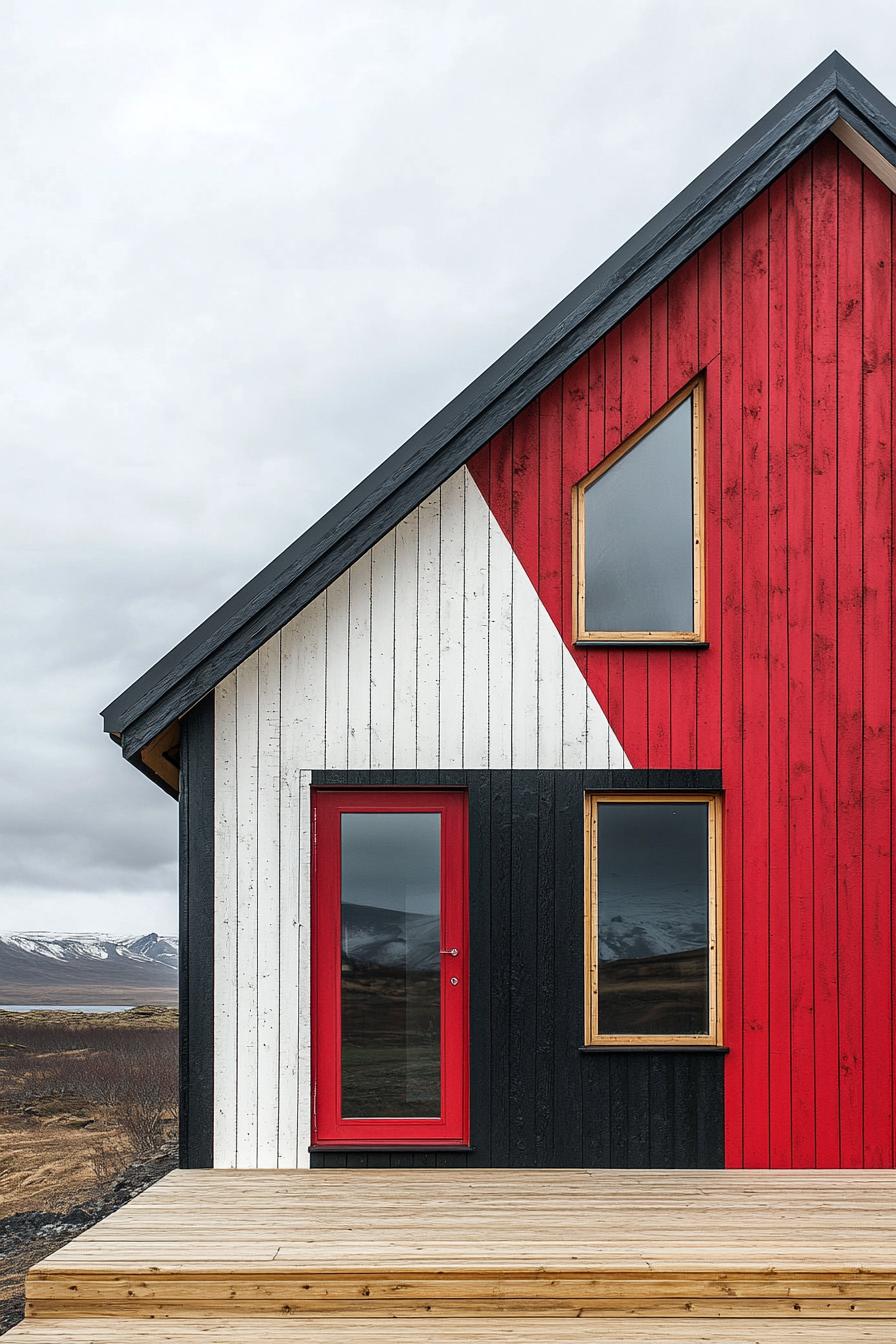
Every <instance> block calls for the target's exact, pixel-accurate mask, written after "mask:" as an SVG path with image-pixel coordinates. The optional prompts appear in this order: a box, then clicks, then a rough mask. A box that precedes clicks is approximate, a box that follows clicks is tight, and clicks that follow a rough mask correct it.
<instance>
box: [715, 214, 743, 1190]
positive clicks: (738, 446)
mask: <svg viewBox="0 0 896 1344" xmlns="http://www.w3.org/2000/svg"><path fill="white" fill-rule="evenodd" d="M721 330H722V368H721V407H720V426H721V435H722V516H721V523H722V526H721V532H720V538H719V546H720V558H721V582H722V592H723V593H724V599H723V601H724V614H725V626H724V634H723V638H722V650H721V654H722V668H721V680H722V722H723V724H724V725H725V728H724V732H723V735H722V743H721V747H722V779H723V781H724V784H725V851H724V856H723V873H724V876H723V890H724V897H725V900H724V914H723V919H724V933H723V946H724V948H725V949H726V951H725V977H724V981H725V983H724V987H723V993H724V1021H725V1043H726V1045H727V1046H728V1047H729V1051H730V1053H729V1055H728V1059H727V1061H726V1065H725V1164H726V1166H731V1167H740V1166H742V1165H743V1161H744V1148H743V1145H744V1086H743V863H744V853H743V720H742V707H743V661H742V659H743V567H742V559H743V556H742V538H743V487H742V481H743V221H742V220H741V219H740V218H738V219H736V220H735V221H734V222H733V223H731V224H729V225H728V227H727V228H726V229H725V230H724V231H723V233H722V313H721Z"/></svg>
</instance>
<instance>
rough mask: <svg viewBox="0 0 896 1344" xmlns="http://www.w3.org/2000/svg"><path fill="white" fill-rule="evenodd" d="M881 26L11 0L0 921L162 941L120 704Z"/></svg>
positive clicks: (167, 902) (543, 7) (152, 849)
mask: <svg viewBox="0 0 896 1344" xmlns="http://www.w3.org/2000/svg"><path fill="white" fill-rule="evenodd" d="M834 46H837V47H839V48H840V50H842V51H843V53H844V55H846V56H847V57H848V58H849V59H851V60H852V61H854V62H855V63H856V64H857V65H859V66H860V68H861V69H863V71H864V72H865V73H866V74H867V75H868V76H869V77H870V78H871V79H872V80H874V81H875V82H876V83H878V84H879V85H880V86H881V87H882V88H883V90H884V92H886V93H888V94H890V95H891V96H896V73H894V72H893V66H892V53H893V51H894V49H896V11H894V10H893V8H892V6H891V5H890V4H868V3H865V4H863V3H853V4H851V5H850V6H848V7H845V8H844V6H843V5H842V3H837V4H834V3H830V2H829V0H824V2H823V3H820V2H819V0H812V3H796V2H795V0H783V3H782V0H769V2H763V3H752V4H751V3H749V0H747V3H741V4H738V5H734V4H728V3H718V0H715V2H714V3H669V0H641V2H640V3H638V2H637V0H634V2H633V0H627V2H626V3H625V4H618V5H617V4H613V5H611V4H610V3H608V2H606V0H604V2H603V3H600V2H599V0H588V2H587V3H586V2H585V0H582V2H581V3H574V2H573V0H544V2H543V3H526V0H486V2H485V3H483V0H474V2H473V3H460V2H458V0H437V2H436V0H433V2H432V3H430V2H429V0H405V2H404V3H394V2H392V0H340V2H339V3H338V4H324V3H322V2H319V3H315V4H308V3H298V2H297V0H284V2H283V3H277V2H276V0H253V3H249V0H240V3H226V0H208V3H204V2H203V0H177V3H166V0H123V2H121V0H102V3H100V2H99V0H59V2H58V3H52V2H50V0H0V107H2V121H0V125H2V135H3V138H4V146H3V150H4V152H3V155H2V179H3V211H2V226H0V247H2V249H3V254H4V258H3V260H4V264H3V284H2V291H0V311H2V324H0V351H2V362H3V377H2V383H0V387H2V396H3V400H4V404H3V408H2V430H0V433H2V436H3V444H4V454H3V461H4V480H3V488H2V490H0V508H2V513H3V516H2V520H0V523H2V526H0V544H2V546H3V571H4V572H3V584H2V603H3V611H2V622H3V624H2V628H3V631H4V633H5V642H4V650H3V668H4V677H3V681H4V685H3V695H2V697H0V705H2V711H0V713H2V722H0V751H2V765H3V779H2V812H0V828H2V834H0V886H2V914H0V925H3V926H5V927H6V928H10V929H33V928H50V929H60V928H65V929H73V930H81V929H88V930H89V929H101V930H109V931H110V932H113V933H125V932H133V933H138V932H143V931H145V930H149V929H154V930H157V931H161V932H164V931H174V930H175V929H176V902H175V887H176V870H175V865H176V805H175V804H174V803H173V802H172V800H171V799H170V798H168V797H166V796H165V795H164V794H163V793H162V792H161V791H160V790H158V789H157V788H155V787H154V786H153V785H152V784H151V783H150V782H149V781H148V780H147V779H145V778H144V777H143V776H142V775H140V774H139V773H138V772H137V771H136V770H134V769H133V768H132V767H131V766H128V765H126V764H125V763H124V762H123V761H122V759H121V757H120V755H119V753H118V751H117V749H116V748H115V747H114V746H112V745H111V744H110V742H109V741H108V739H106V738H105V737H104V736H103V734H102V732H101V727H100V720H99V718H98V717H97V716H98V711H99V710H100V709H101V708H102V706H103V705H105V704H106V703H107V702H108V701H109V700H111V699H113V698H114V697H115V696H116V695H117V694H118V693H119V692H120V691H121V690H123V689H124V687H125V686H127V685H128V684H129V683H130V682H131V681H132V680H133V679H134V678H135V677H136V676H138V675H139V674H140V673H141V672H143V671H144V670H145V669H146V668H147V667H148V666H149V665H150V664H151V663H152V662H154V661H155V659H156V658H157V657H158V656H159V655H161V654H162V653H164V652H165V651H166V650H167V649H168V648H169V647H170V646H171V645H172V644H174V643H175V642H176V641H177V640H178V639H180V638H181V637H182V636H183V635H184V634H186V633H187V632H188V631H189V630H190V629H191V628H192V627H193V626H194V625H195V624H196V623H197V622H198V621H199V620H201V619H202V618H203V617H204V616H206V615H207V614H208V613H209V612H210V611H211V610H212V609H213V608H214V607H216V606H217V605H218V604H219V603H220V602H221V601H222V600H223V599H224V598H226V597H227V596H229V595H230V594H231V593H232V592H233V591H234V590H235V589H236V588H237V587H239V586H240V585H241V584H242V583H243V582H244V581H245V580H246V579H248V578H249V577H250V576H251V575H252V574H253V573H254V572H255V571H256V570H257V569H258V568H260V567H261V566H262V565H263V564H264V563H266V562H267V561H268V560H270V559H271V558H272V557H273V556H274V555H275V554H276V553H277V552H278V551H280V550H281V549H282V548H283V547H284V546H286V545H287V544H288V543H289V542H291V541H292V540H293V539H294V538H295V537H296V536H297V535H298V534H299V533H301V532H302V531H303V530H304V529H305V528H306V527H307V526H308V525H309V523H311V522H312V521H313V520H314V519H315V518H316V517H317V516H318V515H319V514H320V513H321V512H322V511H323V510H324V509H326V508H327V507H328V506H329V505H331V504H332V503H334V502H335V501H336V500H337V499H338V498H339V497H340V496H341V495H342V494H343V493H344V492H345V491H346V490H347V489H348V488H349V487H351V486H352V485H353V484H354V483H355V482H356V481H357V480H359V479H360V478H361V477H362V476H364V475H365V474H366V473H367V472H368V471H369V470H370V469H371V468H372V467H373V466H375V465H376V464H377V463H378V462H380V461H381V460H382V458H384V457H385V456H386V455H387V454H388V453H389V452H391V451H392V450H393V449H394V448H395V447H397V446H398V444H399V443H401V442H402V441H403V440H404V439H405V438H406V437H407V436H408V435H409V434H411V433H412V432H413V431H414V430H415V429H416V428H417V427H418V426H419V425H420V424H421V423H422V422H423V421H424V420H426V419H427V418H428V417H429V416H430V415H432V414H433V413H434V412H435V411H437V410H438V409H439V407H440V406H441V405H442V404H443V403H444V402H445V401H447V400H448V399H449V398H450V397H451V396H453V395H454V393H456V392H457V391H459V390H460V389H461V388H462V387H463V386H464V385H465V384H466V383H467V382H468V381H469V380H470V379H471V378H473V377H474V376H475V375H476V374H477V373H478V372H480V371H481V369H482V368H483V367H484V366H485V365H487V364H488V363H490V362H491V360H492V359H493V358H495V357H496V356H497V355H499V354H500V353H501V352H502V351H503V350H504V349H505V348H506V347H507V346H508V345H509V344H510V343H511V342H512V341H513V340H515V339H516V338H517V337H518V336H519V335H521V334H522V333H523V332H524V331H525V330H526V329H527V328H528V327H529V326H530V325H531V324H532V323H533V322H534V321H536V320H537V319H538V318H540V317H541V316H542V315H543V313H544V312H545V311H546V310H547V309H548V308H549V307H551V306H552V305H553V304H554V303H555V302H556V301H557V300H558V299H559V298H561V297H562V296H563V294H565V293H566V292H567V291H568V290H569V289H570V288H572V286H573V285H575V284H576V283H577V282H578V281H579V280H581V279H582V278H583V277H584V276H585V275H586V274H588V273H589V272H590V271H592V270H593V269H594V268H595V267H596V266H597V265H598V264H599V263H600V262H601V261H602V260H603V259H604V258H605V257H606V256H607V254H608V253H610V252H611V251H612V250H613V249H614V248H615V247H617V246H618V245H619V244H620V243H622V242H623V241H624V240H625V239H626V238H627V237H628V235H629V234H631V233H632V232H633V231H634V230H635V229H636V228H637V227H638V226H639V225H641V224H642V223H643V222H644V221H645V220H646V219H648V218H649V217H650V216H651V215H652V214H653V213H654V212H655V211H656V210H657V209H658V208H659V207H661V206H662V205H663V204H664V203H665V202H666V201H667V200H668V199H669V198H670V197H671V196H672V195H673V194H674V193H675V192H677V191H678V190H679V189H680V188H681V187H683V186H684V185H686V183H687V182H689V181H690V179H691V178H692V177H693V176H694V175H695V174H696V173H697V172H699V171H700V169H702V168H703V167H704V166H705V165H706V164H707V163H708V162H710V160H712V159H713V158H714V157H715V156H716V155H717V154H718V153H720V152H721V151H722V150H723V149H725V148H726V146H727V145H728V144H729V143H730V142H731V141H732V140H733V139H734V138H735V137H736V136H738V135H739V134H740V133H741V132H742V131H743V130H745V129H746V128H747V127H748V126H749V125H750V124H751V123H752V122H753V121H754V120H755V119H756V118H757V117H759V116H760V115H761V114H762V113H763V112H765V111H766V109H767V108H768V107H769V106H770V105H771V104H772V103H773V102H774V101H775V100H776V99H777V98H779V97H780V96H781V95H783V94H784V93H786V92H787V90H788V89H789V88H790V87H791V86H792V85H793V84H794V83H795V82H796V81H797V80H798V79H799V78H801V77H802V76H803V75H804V74H806V73H807V72H808V71H809V69H811V67H812V66H814V65H815V64H816V63H817V62H818V61H819V60H820V59H821V58H822V57H823V56H825V55H826V54H827V53H828V52H829V51H830V50H831V48H832V47H834Z"/></svg>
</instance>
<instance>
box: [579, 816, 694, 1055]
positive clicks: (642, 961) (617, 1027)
mask: <svg viewBox="0 0 896 1344" xmlns="http://www.w3.org/2000/svg"><path fill="white" fill-rule="evenodd" d="M708 827H709V809H708V804H707V803H705V802H696V803H677V802H676V803H602V804H600V805H599V806H598V809H597V864H598V867H597V925H598V928H597V935H598V982H597V989H598V1005H597V1020H598V1030H599V1033H600V1035H601V1036H636V1035H637V1036H666V1035H700V1034H703V1033H706V1032H707V1031H708V1030H709V949H708V943H709V896H708V892H709V836H708Z"/></svg>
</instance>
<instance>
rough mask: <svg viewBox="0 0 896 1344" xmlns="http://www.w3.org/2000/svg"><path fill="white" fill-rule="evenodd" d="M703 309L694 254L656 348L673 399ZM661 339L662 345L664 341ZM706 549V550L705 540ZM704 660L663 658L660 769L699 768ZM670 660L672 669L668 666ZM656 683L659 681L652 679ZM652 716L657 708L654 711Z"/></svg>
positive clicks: (672, 284)
mask: <svg viewBox="0 0 896 1344" xmlns="http://www.w3.org/2000/svg"><path fill="white" fill-rule="evenodd" d="M698 305H699V259H698V257H697V256H693V257H690V258H689V259H688V260H687V261H686V262H684V263H683V265H681V266H680V267H679V269H678V270H677V271H676V272H675V274H674V275H673V276H672V277H671V279H670V281H669V286H668V304H667V312H666V320H667V333H666V350H665V352H663V351H662V348H661V344H659V343H658V344H657V345H656V346H655V349H656V351H657V357H658V358H662V355H663V353H665V359H666V366H667V367H666V386H667V388H668V394H669V395H670V396H672V395H673V394H674V393H675V392H677V391H678V390H679V388H682V387H684V386H685V385H686V384H687V383H689V382H690V381H691V380H692V379H693V378H694V377H695V376H696V374H697V373H698V372H699V370H700V367H701V365H700V342H699V306H698ZM656 339H657V342H659V338H656ZM652 375H653V377H654V378H661V375H660V374H659V373H658V372H657V371H656V370H652ZM659 386H660V384H659V382H658V383H657V384H656V386H655V389H654V390H655V392H658V391H659ZM704 448H705V444H704ZM704 477H705V472H704ZM704 488H705V482H704ZM704 512H705V509H704ZM703 546H704V549H705V546H706V540H705V539H704V541H703ZM657 652H659V650H657ZM701 653H702V651H701ZM699 657H700V655H698V654H696V653H695V652H694V651H693V650H690V649H676V650H675V651H674V652H672V651H669V652H668V653H664V654H661V656H660V657H659V658H658V659H657V663H658V666H659V668H660V669H661V672H662V678H663V681H665V680H666V679H668V684H669V708H668V711H667V710H666V708H665V696H664V695H663V694H662V693H661V694H660V696H659V700H658V709H660V710H661V711H662V715H663V716H664V717H661V718H660V719H659V720H658V722H657V736H658V738H659V736H660V728H661V727H662V730H663V732H662V739H661V741H662V742H663V743H664V742H665V740H668V749H666V748H665V746H664V745H663V747H662V750H661V751H660V752H659V753H658V754H657V762H656V763H657V765H658V766H660V767H662V766H664V765H665V766H675V767H676V768H677V769H682V770H693V769H694V768H695V767H696V764H697V663H698V661H699ZM667 660H668V669H667V667H666V662H667ZM651 661H652V660H651ZM652 680H656V679H655V678H652ZM652 699H653V697H652ZM652 716H653V709H652V708H651V717H652ZM651 732H653V729H651ZM651 763H652V762H651Z"/></svg>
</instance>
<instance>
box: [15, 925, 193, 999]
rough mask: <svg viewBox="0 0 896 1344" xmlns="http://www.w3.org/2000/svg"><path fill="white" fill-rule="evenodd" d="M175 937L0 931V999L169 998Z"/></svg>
mask: <svg viewBox="0 0 896 1344" xmlns="http://www.w3.org/2000/svg"><path fill="white" fill-rule="evenodd" d="M176 999H177V938H176V937H173V936H170V935H164V934H157V933H143V934H137V935H134V936H132V937H127V938H116V937H113V936H112V935H111V934H106V933H56V932H52V933H49V932H43V931H27V932H21V933H19V932H15V933H0V1003H59V1004H65V1003H69V1004H71V1003H76V1002H77V1003H82V1004H89V1003H93V1002H98V1003H103V1002H109V1003H111V1002H115V1003H127V1002H129V1001H131V1002H134V1003H174V1002H176Z"/></svg>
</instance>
